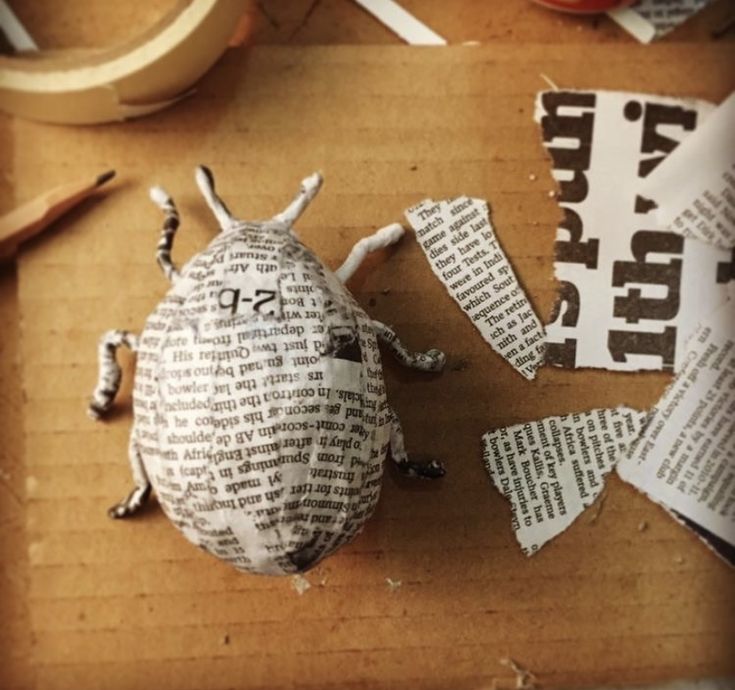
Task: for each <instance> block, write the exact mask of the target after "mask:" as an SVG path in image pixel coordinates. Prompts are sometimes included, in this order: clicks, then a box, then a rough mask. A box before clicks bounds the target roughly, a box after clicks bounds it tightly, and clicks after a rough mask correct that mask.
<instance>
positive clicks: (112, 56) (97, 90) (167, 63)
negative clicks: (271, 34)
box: [0, 0, 252, 124]
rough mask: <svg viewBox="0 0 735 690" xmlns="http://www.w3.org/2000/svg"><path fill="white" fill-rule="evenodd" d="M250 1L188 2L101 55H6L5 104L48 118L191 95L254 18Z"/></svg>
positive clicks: (111, 114)
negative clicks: (131, 39) (204, 75)
mask: <svg viewBox="0 0 735 690" xmlns="http://www.w3.org/2000/svg"><path fill="white" fill-rule="evenodd" d="M251 6H252V3H251V2H250V0H182V2H180V3H179V4H178V5H177V6H176V7H175V8H174V9H173V10H172V11H171V12H169V13H168V14H167V15H166V16H165V17H163V18H162V19H161V20H160V21H159V22H157V23H156V24H155V25H154V26H153V27H151V28H150V29H149V30H148V31H146V32H145V34H143V35H142V36H140V37H138V38H137V39H135V40H133V41H131V42H130V43H127V44H126V45H124V46H121V47H117V48H113V49H110V50H106V51H95V52H93V53H87V52H81V53H80V51H54V52H49V53H46V54H44V53H43V51H41V52H39V53H35V54H33V55H32V56H28V57H25V56H24V57H0V109H2V110H4V111H6V112H8V113H11V114H13V115H18V116H20V117H26V118H29V119H32V120H40V121H43V122H54V123H63V124H94V123H101V122H112V121H116V120H124V119H126V118H130V117H137V116H140V115H145V114H147V113H151V112H155V111H157V110H161V109H162V108H165V107H166V106H167V105H170V104H171V103H173V102H175V101H177V100H179V99H180V98H181V97H182V96H184V95H186V93H187V91H188V90H189V89H190V88H191V87H192V85H193V84H194V83H195V82H196V81H197V80H198V79H199V78H200V77H201V76H202V75H203V74H204V73H205V72H206V71H207V70H208V69H209V68H210V67H211V66H212V65H213V64H214V63H215V62H216V61H217V59H218V58H219V57H220V56H221V55H222V53H223V52H224V51H225V49H226V48H227V46H228V45H230V44H231V40H232V39H233V38H235V39H236V40H238V41H239V42H241V41H242V39H243V36H244V33H246V32H244V26H245V25H247V23H248V22H249V21H250V20H251V19H252V15H250V14H249V10H250V9H251Z"/></svg>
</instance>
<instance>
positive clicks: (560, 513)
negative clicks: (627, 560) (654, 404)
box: [482, 407, 646, 556]
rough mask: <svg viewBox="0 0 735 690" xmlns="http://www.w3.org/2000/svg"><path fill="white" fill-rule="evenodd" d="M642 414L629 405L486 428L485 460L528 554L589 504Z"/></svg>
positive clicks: (534, 550)
mask: <svg viewBox="0 0 735 690" xmlns="http://www.w3.org/2000/svg"><path fill="white" fill-rule="evenodd" d="M645 416H646V415H645V413H643V412H638V411H636V410H632V409H630V408H627V407H619V408H616V409H596V410H591V411H589V412H583V413H580V414H570V415H564V416H562V417H546V418H545V419H542V420H539V421H535V422H528V423H526V424H516V425H515V426H510V427H507V428H505V429H498V430H496V431H489V432H488V433H486V434H485V435H484V436H483V437H482V438H483V444H484V461H485V467H486V469H487V471H488V472H489V473H490V476H491V478H492V480H493V483H494V484H495V486H496V487H497V489H498V490H499V491H500V492H501V493H502V494H503V495H504V496H505V497H506V498H507V499H508V500H509V501H510V503H511V507H512V509H513V529H514V531H515V534H516V538H517V539H518V543H519V544H520V545H521V548H522V549H523V551H524V552H525V553H526V555H528V556H530V555H532V554H534V553H535V552H536V551H538V550H539V549H540V548H541V547H542V546H543V545H544V544H545V543H546V542H547V541H549V540H550V539H552V538H554V537H555V536H556V535H557V534H560V533H561V532H563V531H564V530H565V529H566V528H567V527H569V525H571V524H572V522H574V520H575V519H576V518H577V516H578V515H579V514H580V513H581V512H582V511H583V510H584V509H585V508H586V507H588V506H590V505H592V503H593V502H594V501H595V499H596V498H597V497H598V496H599V495H600V492H601V491H602V489H603V488H604V485H605V476H606V475H607V474H608V473H609V472H610V470H612V468H613V467H614V465H615V463H616V462H617V460H618V457H619V456H620V454H621V453H622V451H623V449H624V448H625V447H626V446H627V445H628V444H629V443H630V442H631V441H632V440H633V439H634V438H635V437H636V436H637V435H638V433H639V431H640V427H641V425H642V423H643V420H644V419H645Z"/></svg>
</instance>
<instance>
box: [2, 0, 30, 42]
mask: <svg viewBox="0 0 735 690" xmlns="http://www.w3.org/2000/svg"><path fill="white" fill-rule="evenodd" d="M0 30H1V31H2V33H4V34H5V37H6V38H7V39H8V42H9V43H10V45H12V46H13V48H15V49H16V50H18V51H22V50H38V46H37V45H36V42H35V41H34V40H33V38H31V35H30V34H29V33H28V32H27V31H26V28H25V27H24V26H23V25H22V24H21V23H20V21H19V20H18V17H16V16H15V14H14V13H13V10H11V9H10V6H9V5H8V3H7V2H5V0H0Z"/></svg>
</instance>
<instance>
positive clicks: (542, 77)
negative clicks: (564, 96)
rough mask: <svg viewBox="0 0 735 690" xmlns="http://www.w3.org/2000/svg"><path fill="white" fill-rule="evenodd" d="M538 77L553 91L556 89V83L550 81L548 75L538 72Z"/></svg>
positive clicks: (557, 88)
mask: <svg viewBox="0 0 735 690" xmlns="http://www.w3.org/2000/svg"><path fill="white" fill-rule="evenodd" d="M539 77H541V79H543V80H544V81H545V82H546V83H547V84H548V85H549V86H550V87H551V88H552V89H554V91H558V90H559V87H558V86H557V85H556V82H554V81H552V79H551V78H550V77H547V76H546V75H545V74H544V73H543V72H539Z"/></svg>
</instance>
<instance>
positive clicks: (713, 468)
mask: <svg viewBox="0 0 735 690" xmlns="http://www.w3.org/2000/svg"><path fill="white" fill-rule="evenodd" d="M617 469H618V474H619V475H620V476H621V477H622V478H623V479H624V480H625V481H627V482H630V483H631V484H633V485H634V486H636V487H637V488H638V489H640V490H641V491H643V492H644V493H646V494H647V495H648V496H649V497H650V498H651V499H653V500H654V501H656V502H657V503H661V504H662V505H664V506H665V507H666V508H668V509H670V510H673V511H675V512H676V513H678V514H679V515H680V516H683V517H684V518H686V519H688V520H689V521H691V522H693V523H695V525H696V526H700V527H701V528H703V529H704V530H707V531H708V532H711V533H712V534H714V535H715V536H716V537H719V538H720V539H722V540H724V541H725V542H727V543H729V544H730V545H735V302H732V301H731V302H728V303H726V304H725V305H723V306H722V307H720V309H718V310H717V311H716V312H715V313H713V314H711V315H710V316H709V318H707V319H706V320H704V321H703V323H702V324H701V326H700V327H699V328H698V329H697V331H696V332H695V333H694V335H693V336H692V338H691V340H690V341H689V343H688V349H687V354H686V357H685V360H684V364H683V367H682V369H681V371H680V372H679V375H678V376H677V377H676V379H675V380H674V382H673V383H672V384H671V385H670V386H669V388H668V389H667V390H666V392H665V393H664V395H663V396H662V398H661V400H659V402H658V403H657V404H656V406H655V408H654V410H653V412H652V413H651V415H650V416H649V418H648V420H647V423H646V425H645V428H644V430H643V432H642V433H641V435H640V438H638V439H637V441H636V442H635V443H634V444H632V445H631V447H630V448H629V449H628V450H627V452H626V453H625V456H624V457H623V458H622V459H621V461H620V463H619V465H618V468H617Z"/></svg>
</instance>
